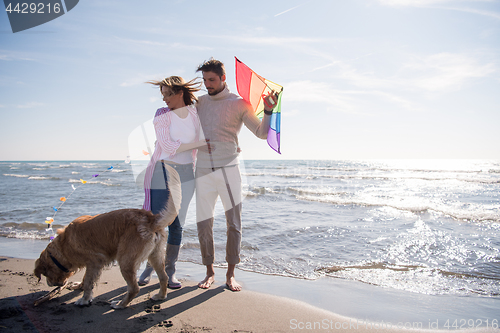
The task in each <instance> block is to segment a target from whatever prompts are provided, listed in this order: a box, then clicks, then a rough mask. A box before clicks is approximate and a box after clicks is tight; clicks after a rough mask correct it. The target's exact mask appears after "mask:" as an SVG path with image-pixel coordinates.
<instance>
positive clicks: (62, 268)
mask: <svg viewBox="0 0 500 333" xmlns="http://www.w3.org/2000/svg"><path fill="white" fill-rule="evenodd" d="M49 257H50V259H52V261H53V262H54V264H56V266H57V267H59V269H60V270H61V271H63V272H65V273H69V269H67V268H66V267H64V266H63V265H61V263H60V262H59V261H57V259H56V258H54V257H53V256H52V254H50V252H49Z"/></svg>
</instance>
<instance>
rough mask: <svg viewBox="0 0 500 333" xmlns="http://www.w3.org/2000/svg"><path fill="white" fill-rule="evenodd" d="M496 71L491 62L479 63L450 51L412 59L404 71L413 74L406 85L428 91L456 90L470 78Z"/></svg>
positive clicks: (484, 75)
mask: <svg viewBox="0 0 500 333" xmlns="http://www.w3.org/2000/svg"><path fill="white" fill-rule="evenodd" d="M496 71H497V69H496V66H495V65H494V64H492V63H486V64H480V63H479V61H477V60H476V59H474V58H472V57H470V56H466V55H462V54H452V53H439V54H434V55H430V56H427V57H424V58H420V59H414V60H413V61H412V62H411V63H408V64H407V65H406V66H405V72H407V73H408V72H409V73H408V75H409V76H414V77H413V78H411V79H409V80H408V82H407V83H408V85H414V86H415V87H417V88H420V89H424V90H428V91H448V90H457V89H460V88H461V86H462V85H464V84H465V83H466V82H467V81H469V80H470V79H474V78H481V77H486V76H489V75H491V74H493V73H495V72H496Z"/></svg>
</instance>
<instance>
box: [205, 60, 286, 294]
mask: <svg viewBox="0 0 500 333" xmlns="http://www.w3.org/2000/svg"><path fill="white" fill-rule="evenodd" d="M200 71H201V72H202V74H203V83H204V85H205V88H206V89H207V92H208V95H203V96H201V97H199V99H198V103H197V104H196V108H197V109H198V116H199V118H200V123H201V127H202V129H203V132H204V134H205V138H206V140H207V143H208V145H207V147H206V148H205V149H199V150H198V160H197V163H196V219H197V227H198V238H199V240H200V249H201V256H202V259H203V264H204V265H206V267H207V275H206V277H205V279H203V281H201V282H200V283H199V284H198V286H199V287H200V288H203V289H207V288H209V287H210V286H211V285H212V283H213V282H214V281H215V272H214V266H213V263H214V253H215V249H214V239H213V222H214V208H215V204H216V202H217V198H218V197H219V196H220V198H221V201H222V204H223V206H224V210H225V215H226V222H227V243H226V261H227V263H228V268H227V273H226V285H227V287H228V288H229V289H230V290H232V291H240V290H241V285H240V284H238V283H237V282H236V280H235V277H234V269H235V267H236V264H237V263H239V262H240V248H241V175H240V169H239V165H238V164H239V162H238V154H239V147H238V133H239V132H240V130H241V127H242V125H243V124H245V126H246V127H247V128H248V129H249V130H250V131H252V133H254V134H255V135H256V136H257V137H259V138H261V139H266V138H267V132H268V130H269V123H270V118H271V117H270V115H271V114H272V109H273V107H274V106H275V105H276V101H277V98H276V96H275V95H274V94H270V95H268V96H265V98H264V101H265V105H266V106H265V113H266V114H265V115H264V118H263V119H262V122H261V121H260V120H259V119H258V118H257V117H256V116H255V114H254V112H253V110H252V107H251V105H250V104H249V103H247V102H245V101H244V100H243V99H242V98H241V97H239V96H238V95H235V94H233V93H231V92H230V91H229V89H228V87H227V85H226V82H225V81H226V72H225V68H224V64H223V63H222V62H220V61H218V60H215V59H213V58H211V59H210V60H208V61H205V62H204V63H203V64H202V65H200V66H199V67H198V69H197V72H200Z"/></svg>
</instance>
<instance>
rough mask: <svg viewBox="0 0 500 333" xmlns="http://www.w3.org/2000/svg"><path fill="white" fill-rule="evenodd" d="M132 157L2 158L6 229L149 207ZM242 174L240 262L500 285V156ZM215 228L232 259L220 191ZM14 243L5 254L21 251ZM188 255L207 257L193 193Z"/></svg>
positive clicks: (298, 166)
mask: <svg viewBox="0 0 500 333" xmlns="http://www.w3.org/2000/svg"><path fill="white" fill-rule="evenodd" d="M134 163H135V162H134V161H132V162H131V163H125V162H123V161H81V162H75V161H67V162H61V161H57V162H0V236H1V237H9V238H16V239H17V242H16V243H15V244H18V245H17V246H22V245H20V244H22V243H23V240H24V241H26V242H28V241H29V240H31V239H41V240H44V241H46V242H47V243H48V242H49V241H50V237H52V236H53V230H54V229H55V228H57V227H60V226H64V225H66V224H68V223H69V222H71V221H72V220H73V219H74V218H76V217H78V216H80V215H84V214H98V213H103V212H106V211H110V210H114V209H121V208H140V207H141V206H142V201H143V190H142V189H141V188H140V187H138V186H136V184H135V178H134V174H137V168H140V167H141V166H140V165H139V164H140V163H137V164H134ZM111 167H112V168H111ZM242 174H243V182H244V193H245V197H246V198H245V200H244V202H243V241H242V252H241V263H240V264H239V268H240V269H243V270H247V271H251V272H257V273H261V274H271V275H280V276H287V277H292V278H300V279H311V280H314V279H318V278H329V279H344V280H354V281H359V282H362V283H366V284H371V285H375V286H379V287H382V288H388V289H393V290H404V291H408V292H412V293H417V294H426V295H457V296H472V297H486V298H499V297H500V283H499V280H500V161H494V160H493V161H492V160H386V161H248V160H247V161H243V164H242ZM84 181H87V182H86V183H85V184H84V183H83V182H84ZM61 197H64V198H66V201H61V200H60V198H61ZM54 208H55V209H57V211H55V210H54ZM50 218H53V219H54V222H53V223H52V225H53V228H52V229H47V227H48V226H49V225H48V224H47V223H46V222H45V221H46V220H47V219H50ZM214 234H215V237H216V239H215V241H216V264H217V265H218V266H220V267H224V265H225V259H224V258H225V240H226V226H225V217H224V211H223V209H222V205H220V203H218V205H217V207H216V216H215V227H214ZM12 244H14V243H12ZM9 251H12V253H2V255H11V256H14V257H15V256H16V251H17V249H16V248H13V249H9V250H8V251H7V252H9ZM4 252H5V251H4ZM180 260H181V261H186V262H193V263H201V258H200V250H199V245H198V239H197V233H196V223H195V200H194V199H193V201H192V203H191V206H190V209H189V212H188V218H187V221H186V225H185V227H184V237H183V247H182V250H181V254H180Z"/></svg>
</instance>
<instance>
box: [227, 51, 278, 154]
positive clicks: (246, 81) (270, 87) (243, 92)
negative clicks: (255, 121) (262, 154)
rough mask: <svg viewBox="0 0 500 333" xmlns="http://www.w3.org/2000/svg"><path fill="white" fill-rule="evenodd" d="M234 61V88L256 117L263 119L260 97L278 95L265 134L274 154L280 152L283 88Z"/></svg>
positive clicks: (262, 103) (237, 60) (262, 104)
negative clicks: (249, 105) (250, 106)
mask: <svg viewBox="0 0 500 333" xmlns="http://www.w3.org/2000/svg"><path fill="white" fill-rule="evenodd" d="M234 58H235V59H236V87H237V88H238V93H239V94H240V96H241V98H243V99H244V100H245V101H247V102H248V103H250V104H251V105H252V107H253V109H254V112H255V114H256V115H257V117H259V118H260V119H262V117H264V101H263V99H262V95H264V96H265V95H267V94H269V93H270V92H272V91H274V92H275V93H277V94H278V103H277V105H276V107H275V108H274V109H273V114H272V115H271V125H270V127H269V132H268V133H267V143H268V144H269V146H270V147H271V148H272V149H274V150H275V151H276V152H278V153H279V154H281V151H280V132H281V95H282V93H283V87H282V86H280V85H279V84H276V83H274V82H271V81H269V80H266V79H265V78H263V77H262V76H260V75H258V74H257V73H255V72H254V71H253V70H251V69H250V68H249V67H248V66H247V65H245V64H244V63H242V62H241V61H240V60H239V59H238V58H236V57H234Z"/></svg>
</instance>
